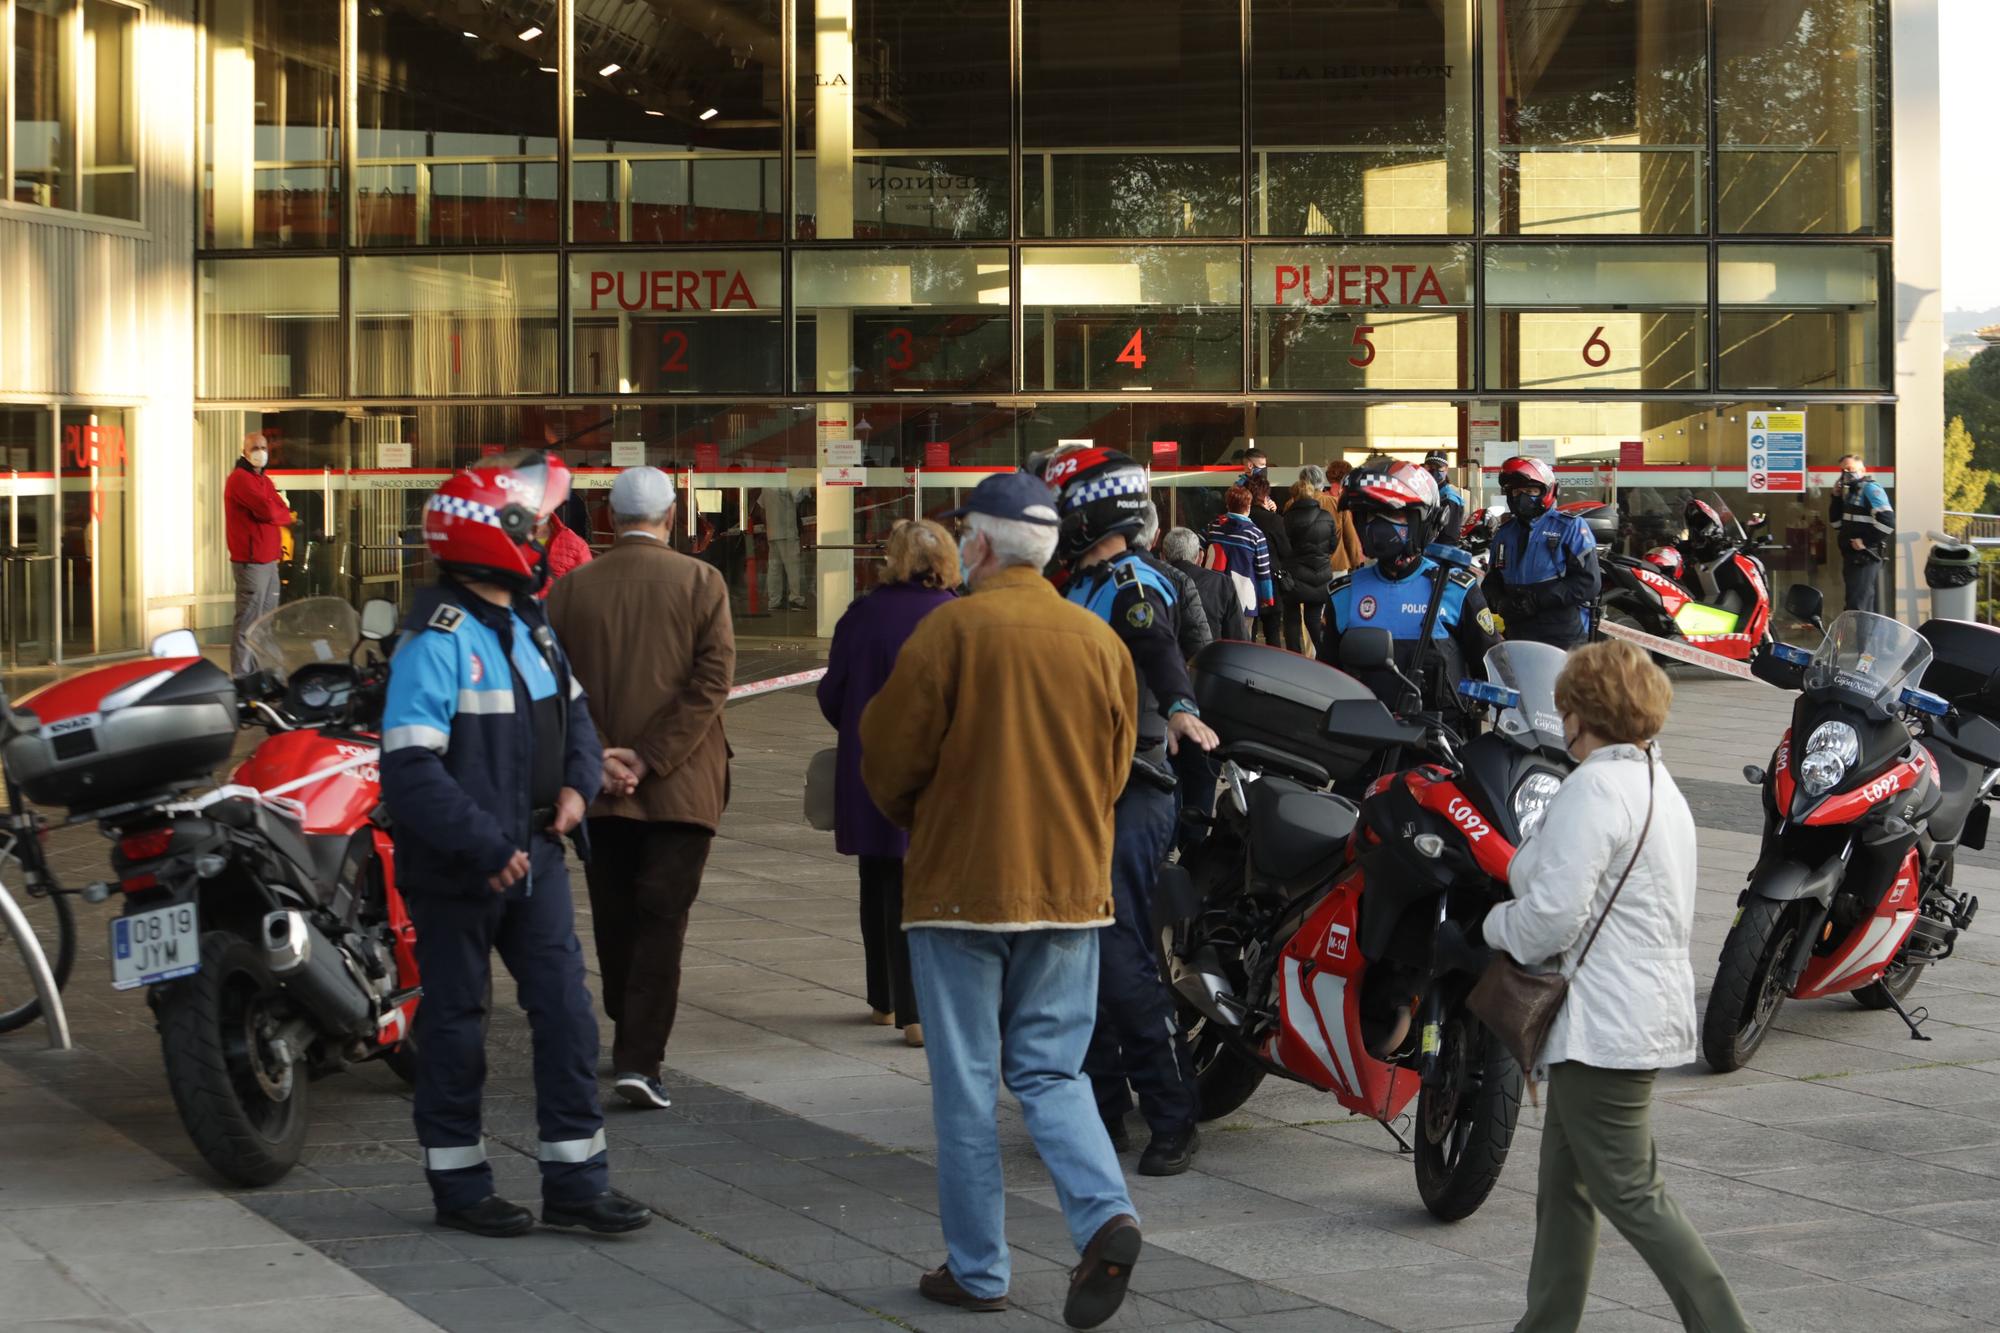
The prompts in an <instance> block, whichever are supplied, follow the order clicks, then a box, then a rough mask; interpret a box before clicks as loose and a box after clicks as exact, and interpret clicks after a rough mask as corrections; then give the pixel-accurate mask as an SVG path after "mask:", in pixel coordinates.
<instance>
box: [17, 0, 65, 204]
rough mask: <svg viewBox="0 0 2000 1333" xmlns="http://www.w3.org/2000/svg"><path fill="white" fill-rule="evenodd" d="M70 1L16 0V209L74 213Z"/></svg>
mask: <svg viewBox="0 0 2000 1333" xmlns="http://www.w3.org/2000/svg"><path fill="white" fill-rule="evenodd" d="M70 12H71V11H70V6H69V4H68V0H14V69H13V77H12V79H11V81H10V86H11V90H12V92H13V101H14V113H13V118H14V123H13V137H12V143H13V145H14V179H13V181H12V182H11V184H10V185H9V187H8V189H9V193H10V194H11V196H12V198H13V200H14V202H15V203H17V204H39V205H41V206H42V207H43V208H75V207H76V199H75V196H74V195H73V193H72V187H71V184H70V152H71V149H72V146H73V144H72V137H71V136H72V135H73V134H74V131H75V127H74V126H73V125H71V124H70V123H69V117H70V112H69V103H70V97H71V91H72V89H71V84H72V82H73V79H72V75H71V69H72V66H73V61H72V59H71V51H72V48H73V46H74V43H72V42H71V41H70V40H69V25H68V21H67V16H68V15H69V13H70Z"/></svg>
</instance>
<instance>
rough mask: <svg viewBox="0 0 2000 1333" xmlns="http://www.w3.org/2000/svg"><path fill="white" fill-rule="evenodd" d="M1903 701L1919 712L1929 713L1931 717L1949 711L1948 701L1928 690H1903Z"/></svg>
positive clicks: (1942, 714)
mask: <svg viewBox="0 0 2000 1333" xmlns="http://www.w3.org/2000/svg"><path fill="white" fill-rule="evenodd" d="M1903 703H1904V705H1905V706H1907V707H1910V708H1914V709H1916V710H1917V711H1918V712H1919V713H1929V714H1930V715H1931V716H1932V717H1943V716H1944V715H1945V714H1946V713H1949V712H1950V711H1951V705H1950V704H1949V703H1948V702H1946V701H1945V700H1943V699H1941V698H1939V697H1938V696H1937V695H1935V694H1932V693H1931V692H1930V691H1929V690H1918V689H1908V690H1904V691H1903Z"/></svg>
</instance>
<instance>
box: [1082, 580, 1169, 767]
mask: <svg viewBox="0 0 2000 1333" xmlns="http://www.w3.org/2000/svg"><path fill="white" fill-rule="evenodd" d="M1064 595H1065V596H1066V597H1068V598H1069V600H1070V601H1072V602H1075V603H1076V604H1077V605H1078V606H1080V607H1082V608H1083V609H1084V610H1086V611H1088V612H1090V613H1091V614H1092V615H1094V616H1096V617H1097V618H1098V619H1100V620H1102V621H1103V622H1104V623H1105V624H1107V625H1109V626H1111V628H1112V631H1113V632H1114V633H1116V634H1117V635H1118V638H1119V640H1120V641H1121V642H1122V643H1124V645H1125V647H1126V650H1127V651H1129V652H1130V653H1131V654H1132V668H1133V674H1135V675H1136V676H1138V678H1139V743H1138V752H1139V753H1140V754H1142V755H1150V752H1152V751H1154V750H1157V749H1158V748H1159V747H1160V746H1162V745H1164V744H1166V739H1167V713H1168V711H1169V710H1171V709H1172V708H1173V707H1174V704H1175V703H1176V702H1177V701H1179V702H1181V703H1182V705H1183V706H1184V707H1189V708H1191V707H1193V706H1194V686H1193V685H1192V684H1191V683H1190V682H1189V680H1188V673H1187V662H1186V660H1185V659H1183V658H1182V657H1181V648H1180V615H1181V607H1180V592H1179V590H1178V589H1177V588H1175V587H1174V584H1173V581H1172V580H1171V579H1169V578H1168V577H1167V576H1166V575H1164V574H1162V573H1161V572H1160V571H1159V570H1157V569H1155V568H1154V567H1153V566H1152V565H1150V564H1148V563H1147V562H1146V560H1145V559H1144V558H1143V557H1142V556H1140V555H1139V553H1138V552H1136V551H1127V552H1125V553H1124V554H1123V555H1119V556H1115V557H1113V558H1112V559H1110V560H1106V561H1105V562H1103V563H1102V564H1097V565H1092V566H1090V567H1089V568H1088V569H1079V570H1078V571H1076V573H1075V574H1074V575H1073V576H1072V577H1071V579H1070V581H1069V585H1068V587H1067V588H1065V589H1064Z"/></svg>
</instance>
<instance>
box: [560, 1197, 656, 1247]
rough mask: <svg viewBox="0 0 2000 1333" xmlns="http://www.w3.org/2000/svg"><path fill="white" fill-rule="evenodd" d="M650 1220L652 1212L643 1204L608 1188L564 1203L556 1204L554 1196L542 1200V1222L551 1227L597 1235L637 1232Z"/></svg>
mask: <svg viewBox="0 0 2000 1333" xmlns="http://www.w3.org/2000/svg"><path fill="white" fill-rule="evenodd" d="M652 1220H653V1215H652V1213H651V1212H649V1211H647V1210H646V1208H644V1207H643V1206H642V1205H640V1204H636V1203H634V1202H632V1201H631V1200H630V1199H628V1198H626V1197H625V1196H624V1195H622V1194H618V1193H616V1192H614V1191H611V1190H606V1191H605V1192H604V1193H602V1194H600V1195H598V1196H597V1197H596V1198H594V1199H577V1200H572V1201H570V1202H566V1203H558V1202H556V1201H555V1200H554V1199H544V1200H543V1201H542V1221H543V1223H544V1224H546V1225H548V1226H552V1227H582V1228H583V1229H584V1230H586V1231H595V1232H596V1233H598V1234H599V1235H600V1236H614V1235H617V1234H618V1233H619V1232H621V1231H637V1230H638V1229H639V1228H640V1227H643V1226H645V1225H646V1224H647V1223H648V1222H650V1221H652Z"/></svg>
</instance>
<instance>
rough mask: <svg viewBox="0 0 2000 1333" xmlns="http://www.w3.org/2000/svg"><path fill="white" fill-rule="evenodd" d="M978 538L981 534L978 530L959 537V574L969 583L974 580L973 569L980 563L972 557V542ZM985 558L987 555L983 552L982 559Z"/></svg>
mask: <svg viewBox="0 0 2000 1333" xmlns="http://www.w3.org/2000/svg"><path fill="white" fill-rule="evenodd" d="M978 540H979V534H978V533H976V532H968V533H966V534H965V535H964V536H963V537H960V538H959V539H958V569H959V575H960V577H962V578H963V579H965V580H966V582H968V583H970V582H971V581H972V571H973V569H974V568H976V567H977V565H978V563H979V562H978V561H977V560H974V559H973V558H972V544H973V543H974V542H976V541H978ZM985 558H986V557H985V556H984V555H983V554H982V555H981V556H980V559H981V560H983V559H985Z"/></svg>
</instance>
